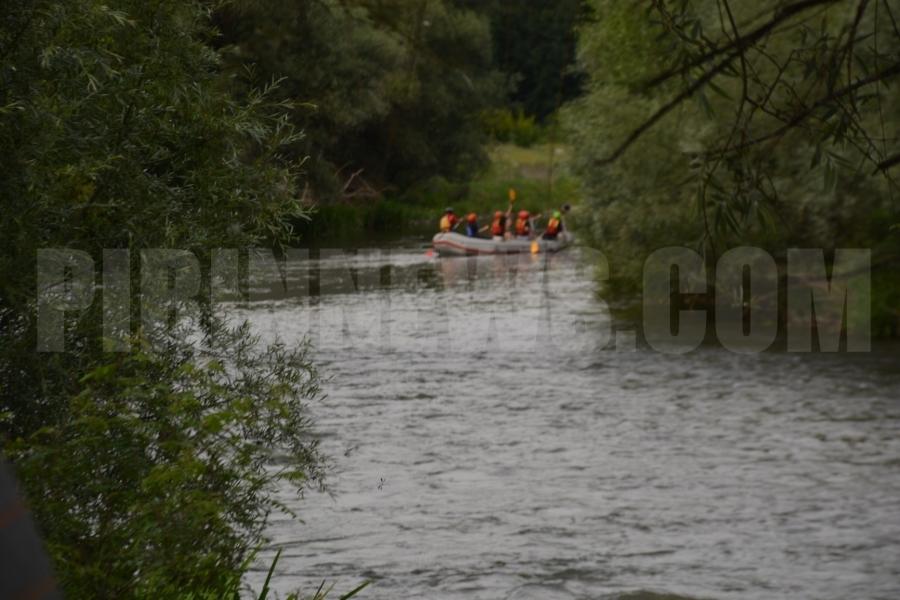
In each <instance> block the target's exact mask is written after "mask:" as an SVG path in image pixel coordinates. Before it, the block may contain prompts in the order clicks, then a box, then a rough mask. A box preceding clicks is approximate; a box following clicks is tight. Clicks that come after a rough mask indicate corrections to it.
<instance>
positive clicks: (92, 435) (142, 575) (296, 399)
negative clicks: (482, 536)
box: [5, 327, 322, 598]
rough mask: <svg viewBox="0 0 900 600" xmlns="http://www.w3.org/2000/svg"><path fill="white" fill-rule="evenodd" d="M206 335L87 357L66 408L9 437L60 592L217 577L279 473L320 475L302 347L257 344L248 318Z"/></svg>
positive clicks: (259, 515) (231, 566) (132, 588)
mask: <svg viewBox="0 0 900 600" xmlns="http://www.w3.org/2000/svg"><path fill="white" fill-rule="evenodd" d="M208 340H209V345H208V346H201V347H199V348H197V347H194V346H193V345H191V344H188V343H186V342H183V343H179V344H173V345H172V346H171V347H169V348H167V349H165V350H163V351H160V352H153V351H149V350H148V351H134V352H131V353H127V354H124V355H122V356H121V357H120V358H119V359H118V360H116V361H115V362H110V363H109V364H106V365H103V366H100V367H97V368H95V369H94V370H93V371H91V372H90V373H88V374H86V375H85V376H84V377H82V378H81V381H80V384H81V386H82V389H81V391H80V392H79V393H78V394H77V395H76V396H74V397H73V398H72V399H71V401H70V402H69V407H68V415H67V418H66V419H65V420H63V421H60V422H58V423H53V424H49V425H47V426H45V427H41V428H40V429H38V430H36V431H35V432H33V433H32V434H30V435H29V436H28V437H20V438H17V439H16V440H13V441H11V442H10V443H8V444H7V446H6V449H5V450H6V453H7V455H8V456H9V457H10V458H12V460H14V461H15V463H16V465H17V470H18V473H19V476H20V477H21V478H22V481H23V483H24V485H25V492H26V496H27V497H28V499H29V501H30V503H31V504H32V506H33V510H34V514H35V517H36V518H37V520H38V522H39V523H41V525H42V526H43V528H44V531H45V535H46V539H47V545H48V548H49V549H50V552H51V554H52V555H53V556H54V558H55V560H56V566H57V569H58V570H59V572H60V575H61V578H62V581H61V584H62V587H63V589H64V590H65V591H66V594H67V596H68V597H70V598H79V597H83V598H87V597H90V598H119V597H122V596H123V595H134V596H135V597H154V598H159V597H164V594H162V593H161V591H162V590H164V589H166V588H172V587H174V588H179V589H189V590H203V589H209V590H215V589H222V587H223V584H226V583H227V579H228V578H229V577H231V576H232V575H233V574H234V573H235V572H236V569H237V566H238V565H240V564H241V561H242V560H243V559H244V557H245V556H246V555H247V554H248V552H249V551H250V550H251V549H252V545H251V544H253V543H254V541H255V540H257V539H259V537H260V535H261V534H262V528H263V527H264V524H265V520H266V516H267V514H268V512H269V511H271V510H272V509H277V508H280V504H279V503H278V502H277V501H276V500H275V497H274V494H273V492H274V491H275V487H276V484H277V483H278V482H279V481H289V482H293V483H294V484H299V486H300V487H302V486H304V485H305V484H306V483H307V482H310V481H311V482H321V479H322V471H321V469H320V467H318V466H317V465H318V464H320V463H321V458H320V456H319V454H318V451H317V449H316V448H317V443H316V441H314V440H311V439H309V437H308V433H307V432H308V429H309V421H308V417H307V416H306V411H305V403H306V402H307V401H309V400H310V399H313V398H315V397H316V396H317V395H318V393H319V387H318V376H317V374H316V372H315V369H314V368H313V367H312V366H311V365H310V364H309V363H308V362H307V361H306V359H305V357H304V351H303V349H301V350H299V351H289V350H288V349H286V348H285V347H283V346H281V345H275V346H271V347H269V348H268V349H265V350H263V351H262V352H260V351H259V350H257V349H256V348H255V342H254V340H253V339H252V338H251V337H250V336H249V333H248V331H247V329H246V327H242V328H238V329H234V330H215V331H212V332H211V335H209V336H208ZM276 461H277V464H278V468H276V469H272V468H271V465H272V464H273V463H275V462H276ZM311 466H312V468H311ZM50 482H52V484H50Z"/></svg>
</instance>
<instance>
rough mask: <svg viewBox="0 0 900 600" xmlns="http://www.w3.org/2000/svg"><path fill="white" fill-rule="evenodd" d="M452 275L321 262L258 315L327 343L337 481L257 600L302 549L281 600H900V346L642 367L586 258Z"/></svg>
mask: <svg viewBox="0 0 900 600" xmlns="http://www.w3.org/2000/svg"><path fill="white" fill-rule="evenodd" d="M427 249H428V242H427V240H424V239H423V238H407V239H402V240H399V241H395V242H392V243H390V244H387V243H383V244H380V247H379V250H378V251H375V252H359V253H355V252H353V251H352V250H349V249H347V250H346V253H345V254H344V255H343V256H342V254H341V253H340V251H337V252H333V251H332V252H328V251H325V250H321V251H316V250H313V252H312V256H313V257H314V259H313V260H310V261H304V262H303V263H302V265H303V266H302V268H300V269H299V270H296V269H295V270H294V271H289V280H291V278H293V279H294V280H295V281H301V280H302V279H304V278H306V277H307V274H308V275H309V277H310V279H311V288H310V291H311V294H312V296H311V297H309V296H302V297H297V298H293V299H290V298H289V299H278V298H272V297H270V296H267V294H266V293H265V290H264V289H262V290H261V289H257V292H259V294H258V297H259V298H260V299H259V301H257V302H254V303H252V304H251V308H250V310H249V311H248V312H246V313H245V314H244V316H247V317H249V318H250V320H251V321H252V322H253V323H254V325H255V327H256V330H257V331H258V332H259V333H260V334H261V335H262V336H263V337H264V338H266V339H273V338H274V337H275V336H278V337H280V338H281V339H283V340H285V341H288V342H296V341H298V340H299V339H302V337H303V336H304V335H307V334H310V335H311V336H312V339H313V342H314V344H315V347H314V349H313V350H312V352H311V358H312V359H313V361H314V362H315V364H316V365H317V367H318V368H319V369H320V370H321V371H322V372H323V374H325V375H326V376H329V377H330V378H331V379H330V380H329V381H328V382H327V383H326V385H325V386H324V387H325V391H326V392H327V397H326V398H325V399H324V400H322V401H320V402H316V403H314V404H313V405H311V406H310V411H311V414H312V416H313V417H314V419H315V421H316V433H317V435H318V436H320V437H321V438H322V440H323V449H324V451H325V452H326V453H327V454H329V455H331V456H332V457H333V458H334V462H335V472H334V473H333V474H332V476H331V478H330V484H331V486H332V488H333V490H334V492H335V496H334V497H333V498H332V497H329V496H327V495H322V494H311V495H308V496H307V497H306V498H304V499H299V498H297V497H296V496H294V495H291V494H288V493H287V492H285V493H284V494H283V500H284V501H285V502H286V503H287V504H288V505H290V506H291V507H293V508H294V509H296V510H297V512H298V513H299V516H300V517H301V518H302V519H303V520H304V521H305V522H304V523H301V522H299V521H296V520H291V519H290V518H288V517H283V516H277V515H276V516H275V518H274V519H273V521H272V525H271V527H270V529H269V532H268V535H269V537H270V539H271V540H272V545H271V549H267V551H266V552H264V553H263V554H262V560H261V563H260V566H259V570H256V571H253V572H251V574H250V576H249V577H248V583H249V584H251V585H252V586H253V587H255V588H256V589H259V588H260V587H261V583H262V581H263V579H264V577H265V573H264V571H263V570H262V569H264V568H265V567H267V565H268V564H270V563H271V559H272V557H273V555H274V551H275V549H281V550H282V556H281V560H280V562H279V563H278V565H277V569H276V571H275V575H274V577H273V581H272V588H273V589H274V590H276V591H277V592H278V594H279V595H280V597H284V595H285V594H286V593H287V592H289V591H292V590H294V589H297V588H299V589H300V590H302V591H305V592H306V593H312V592H313V591H315V589H316V588H317V587H318V586H319V584H320V583H321V582H322V581H323V580H324V581H325V582H326V587H327V585H329V584H331V583H332V582H337V584H336V587H335V589H334V591H333V592H332V594H331V596H333V597H334V598H337V597H338V596H339V595H340V594H343V593H346V592H347V591H349V590H350V589H352V588H353V587H355V586H356V585H358V584H359V583H361V582H363V581H366V580H371V581H372V584H371V585H370V586H369V587H368V588H367V589H365V590H364V591H363V592H361V593H360V595H359V596H357V597H359V598H378V599H382V598H383V599H397V600H399V599H412V598H417V599H421V598H429V599H432V598H433V599H456V598H459V599H466V600H477V599H485V600H488V599H491V600H493V599H505V598H509V599H526V600H527V599H547V600H555V599H575V598H583V599H589V598H590V599H606V598H609V599H613V598H617V599H630V600H636V599H639V598H640V599H648V600H649V599H657V600H663V599H671V598H675V597H686V598H711V599H723V600H724V599H771V598H809V599H830V598H834V599H846V598H855V599H856V598H872V599H875V598H882V599H896V598H900V352H898V347H897V346H896V345H894V344H884V345H879V344H875V346H874V347H873V351H872V352H870V353H855V354H848V353H840V354H820V353H811V354H788V353H785V352H778V351H771V352H766V353H762V354H756V355H738V354H733V353H731V352H729V351H727V350H724V349H722V348H721V347H719V346H718V345H712V344H710V345H703V346H701V347H699V348H697V349H696V350H694V351H692V352H688V353H685V354H680V355H673V354H664V353H660V352H656V351H654V350H651V349H649V348H647V347H646V346H645V345H644V344H643V343H642V341H641V336H640V335H638V336H637V343H636V345H635V346H636V347H635V348H634V351H629V350H631V349H632V346H633V344H632V343H630V340H632V339H634V338H633V337H631V334H628V333H620V334H619V337H618V338H617V336H616V335H615V333H613V332H611V330H610V316H609V311H608V310H607V308H606V306H605V303H604V302H603V301H602V291H600V292H599V294H598V289H597V287H596V286H595V285H594V284H593V283H592V282H591V278H590V273H589V272H588V271H586V270H581V268H580V266H579V265H580V261H579V260H576V258H577V257H575V256H561V257H559V258H558V260H556V261H554V262H553V263H552V264H550V265H549V267H548V265H547V264H546V263H544V262H542V260H541V259H540V258H539V257H537V258H533V257H530V256H523V257H521V260H519V259H518V258H516V259H512V260H511V261H510V262H503V261H500V262H492V260H493V259H491V260H482V261H479V262H474V261H468V260H467V259H456V260H444V261H438V260H437V259H435V258H433V257H428V256H426V250H427ZM571 254H574V253H571ZM316 256H319V257H320V258H319V259H315V257H316ZM307 270H308V272H307ZM626 329H627V328H626Z"/></svg>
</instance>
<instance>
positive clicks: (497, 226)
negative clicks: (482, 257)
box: [491, 217, 506, 236]
mask: <svg viewBox="0 0 900 600" xmlns="http://www.w3.org/2000/svg"><path fill="white" fill-rule="evenodd" d="M504 233H506V223H505V219H504V218H503V217H500V218H499V219H494V222H493V223H491V235H499V236H502V235H503V234H504Z"/></svg>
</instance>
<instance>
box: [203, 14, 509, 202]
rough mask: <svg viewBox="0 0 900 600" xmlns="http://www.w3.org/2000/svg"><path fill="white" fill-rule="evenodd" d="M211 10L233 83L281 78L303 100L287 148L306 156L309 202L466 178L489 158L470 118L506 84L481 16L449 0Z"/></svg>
mask: <svg viewBox="0 0 900 600" xmlns="http://www.w3.org/2000/svg"><path fill="white" fill-rule="evenodd" d="M217 19H218V22H219V23H220V26H221V27H222V30H223V33H224V38H223V42H224V43H227V44H231V45H233V52H231V53H230V54H229V56H230V58H229V60H228V61H227V63H226V67H227V68H228V69H229V70H230V71H231V72H233V73H235V74H237V75H240V78H239V79H236V80H235V81H236V83H238V84H246V83H248V82H249V83H252V82H253V81H254V80H256V81H270V80H272V79H282V78H283V80H282V81H281V83H280V86H279V91H278V92H277V93H278V94H280V96H279V97H281V98H285V99H288V98H289V99H292V100H298V101H300V102H302V104H299V105H298V106H297V108H296V109H295V110H294V112H293V113H292V120H293V122H295V123H296V124H297V125H298V126H299V127H302V128H303V130H304V131H305V132H306V134H307V135H306V137H305V138H304V141H303V142H302V143H301V144H299V145H297V146H296V148H295V150H294V156H295V157H298V158H301V157H306V156H308V157H309V159H308V160H307V162H306V164H305V168H306V169H307V171H308V173H309V185H310V193H311V195H312V197H313V198H314V199H315V200H317V201H319V200H324V201H334V200H338V199H347V200H366V199H368V198H373V197H379V196H381V195H382V192H384V191H386V190H388V189H391V190H396V191H401V192H402V191H403V190H405V189H406V188H407V187H409V186H411V185H413V184H416V183H420V182H422V181H425V180H428V179H429V178H431V177H434V176H441V177H444V178H447V179H452V180H462V179H467V178H469V177H471V176H472V175H473V174H474V173H475V172H476V171H477V170H478V169H479V168H481V166H482V165H483V164H484V162H485V160H486V157H485V154H484V151H483V150H482V148H481V142H482V141H483V134H482V133H481V130H480V127H479V123H478V120H477V116H478V115H479V114H480V113H481V111H482V110H484V109H485V108H486V107H490V106H493V105H495V104H497V103H498V102H499V99H500V96H501V94H502V78H501V77H500V75H499V74H498V73H496V72H494V71H493V70H492V69H491V50H490V43H491V40H490V31H489V28H488V23H487V20H486V19H485V18H484V17H480V16H479V15H477V14H476V13H474V12H472V11H470V10H465V9H462V8H459V7H458V6H457V5H456V3H454V2H452V1H450V0H437V1H431V2H427V3H409V2H404V1H402V0H354V1H353V2H338V1H337V0H326V1H324V2H313V1H302V2H294V1H288V0H277V1H275V2H266V3H260V4H258V5H251V6H250V7H245V8H244V9H243V10H237V9H229V10H223V11H221V12H220V13H218V16H217ZM450 48H452V49H453V51H452V52H448V49H450ZM248 64H251V65H253V70H252V73H251V75H252V77H248V76H245V73H246V71H245V66H246V65H248ZM238 89H242V88H241V87H240V86H239V87H238Z"/></svg>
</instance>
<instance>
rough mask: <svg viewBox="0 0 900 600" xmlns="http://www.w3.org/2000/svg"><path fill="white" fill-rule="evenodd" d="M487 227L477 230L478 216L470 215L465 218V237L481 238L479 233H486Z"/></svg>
mask: <svg viewBox="0 0 900 600" xmlns="http://www.w3.org/2000/svg"><path fill="white" fill-rule="evenodd" d="M487 229H488V225H485V226H484V227H481V228H479V227H478V216H477V215H476V214H475V213H472V214H470V215H469V216H468V217H466V235H467V236H469V237H472V238H477V237H481V235H480V234H481V233H482V232H484V231H487Z"/></svg>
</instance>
